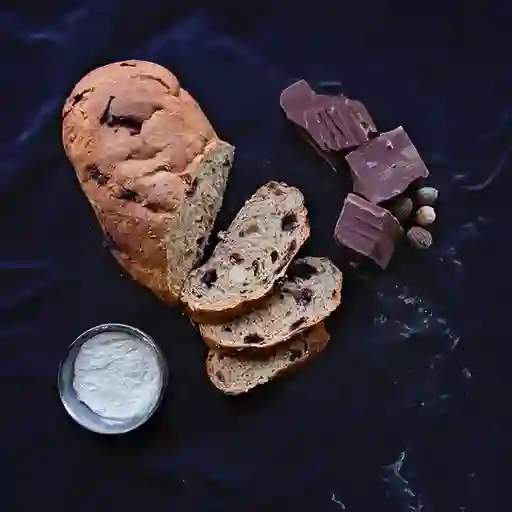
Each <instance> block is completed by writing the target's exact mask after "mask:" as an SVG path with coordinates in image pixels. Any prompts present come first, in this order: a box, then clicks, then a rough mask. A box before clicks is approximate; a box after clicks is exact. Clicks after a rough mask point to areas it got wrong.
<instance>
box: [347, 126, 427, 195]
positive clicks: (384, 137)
mask: <svg viewBox="0 0 512 512" xmlns="http://www.w3.org/2000/svg"><path fill="white" fill-rule="evenodd" d="M345 159H346V160H347V162H348V164H349V165H350V170H351V173H352V181H353V183H354V192H355V193H356V194H360V195H362V196H363V197H365V198H366V199H368V201H370V202H372V203H375V204H378V203H381V202H382V201H386V200H387V199H391V198H393V197H396V196H398V195H400V194H401V193H403V192H405V190H406V189H407V187H408V186H409V185H410V184H411V183H412V182H413V181H416V180H417V179H419V178H426V177H427V176H428V175H429V172H428V169H427V167H426V165H425V163H424V162H423V160H422V159H421V156H420V154H419V153H418V151H417V149H416V148H415V147H414V144H413V143H412V141H411V139H410V138H409V136H408V135H407V133H406V132H405V130H404V129H403V128H402V127H401V126H399V127H398V128H395V129H394V130H391V131H390V132H386V133H382V134H381V135H379V136H378V137H376V138H374V139H372V140H371V141H370V142H368V143H367V144H365V145H364V146H361V147H360V148H358V149H356V150H354V151H352V152H351V153H349V154H348V155H347V156H346V157H345Z"/></svg>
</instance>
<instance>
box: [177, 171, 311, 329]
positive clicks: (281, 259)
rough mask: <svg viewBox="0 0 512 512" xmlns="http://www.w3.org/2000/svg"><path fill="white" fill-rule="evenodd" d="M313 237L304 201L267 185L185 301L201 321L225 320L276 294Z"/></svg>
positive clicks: (190, 285) (280, 186) (198, 274)
mask: <svg viewBox="0 0 512 512" xmlns="http://www.w3.org/2000/svg"><path fill="white" fill-rule="evenodd" d="M308 236H309V224H308V220H307V210H306V208H305V206H304V197H303V196H302V194H301V193H300V191H299V190H298V189H296V188H295V187H290V186H288V185H286V184H285V183H277V182H274V181H272V182H270V183H267V184H266V185H264V186H262V187H261V188H260V189H259V190H258V191H257V192H256V193H255V194H254V195H253V196H252V197H251V198H250V199H249V200H248V201H247V202H246V203H245V205H244V206H243V207H242V209H241V210H240V211H239V212H238V214H237V215H236V217H235V219H234V220H233V222H232V223H231V225H230V226H229V229H228V230H227V232H225V233H223V234H222V236H221V240H220V242H219V243H218V244H217V246H216V247H215V250H214V252H213V255H212V257H211V258H210V259H209V260H208V261H207V262H206V263H205V264H204V265H203V266H201V267H199V268H197V269H195V270H193V271H192V272H191V274H190V276H189V278H188V279H187V281H186V282H185V285H184V287H183V291H182V296H181V299H182V301H183V303H184V304H185V305H186V307H187V309H188V311H189V313H190V316H191V318H192V319H193V320H195V321H196V322H199V323H201V322H211V323H217V322H223V321H226V320H229V319H231V318H233V317H235V316H237V315H239V314H241V313H242V312H243V311H244V310H246V309H247V308H248V307H252V306H254V304H255V303H256V302H257V301H259V300H260V299H262V298H264V297H265V296H267V295H268V294H269V293H271V292H272V289H273V287H274V283H275V282H276V280H278V279H279V278H281V277H282V276H283V275H284V274H285V272H286V269H287V267H288V265H289V264H290V262H291V261H292V259H293V257H294V256H295V254H296V253H297V251H298V250H299V249H300V247H301V245H302V244H303V243H304V242H305V241H306V239H307V238H308Z"/></svg>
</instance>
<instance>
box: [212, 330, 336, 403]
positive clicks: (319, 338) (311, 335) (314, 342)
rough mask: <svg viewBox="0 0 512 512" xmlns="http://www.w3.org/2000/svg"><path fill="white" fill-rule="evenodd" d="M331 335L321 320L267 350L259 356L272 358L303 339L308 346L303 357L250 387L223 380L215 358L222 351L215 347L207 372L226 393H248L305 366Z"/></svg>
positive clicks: (236, 356) (320, 350) (325, 344)
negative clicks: (231, 385) (282, 343)
mask: <svg viewBox="0 0 512 512" xmlns="http://www.w3.org/2000/svg"><path fill="white" fill-rule="evenodd" d="M330 338H331V337H330V335H329V333H328V332H327V329H326V328H325V324H324V322H320V323H318V324H316V325H314V326H312V327H310V328H309V329H308V330H307V331H305V332H303V333H301V334H299V335H298V336H296V337H294V338H292V339H291V340H289V341H288V342H287V343H286V344H285V347H283V346H282V345H281V346H278V347H277V348H276V347H274V349H273V350H272V351H271V352H265V353H264V354H260V355H259V356H256V357H259V358H262V359H265V358H272V357H273V356H275V355H276V354H278V353H282V352H284V351H285V350H286V347H290V346H291V345H293V344H294V343H296V342H297V341H303V342H304V343H305V344H306V346H307V354H306V355H305V356H303V357H300V358H298V359H296V360H295V361H290V362H289V363H288V364H287V365H286V366H284V367H283V368H280V369H278V370H276V371H275V373H273V374H272V376H271V377H270V378H269V379H268V380H265V381H261V382H257V383H255V384H254V385H252V386H250V387H244V388H240V387H238V388H233V387H231V388H230V387H229V386H227V385H226V384H225V383H223V382H222V381H221V379H220V378H219V377H218V375H217V374H216V372H217V370H216V368H215V367H214V358H215V357H216V356H217V355H218V354H222V352H217V351H216V350H214V349H210V351H209V352H208V356H207V358H206V373H207V375H208V378H209V379H210V381H211V382H212V384H213V385H214V386H215V387H216V388H217V389H218V390H220V391H222V392H223V393H225V394H226V395H232V396H235V395H242V394H245V393H247V392H248V391H251V390H252V389H254V388H256V387H259V386H261V385H263V384H266V383H268V382H271V381H273V380H275V379H277V378H279V377H282V376H285V375H289V374H292V373H294V372H296V371H297V370H299V369H300V368H301V367H302V366H304V365H305V364H306V363H308V362H309V361H311V360H312V359H313V358H315V357H316V356H317V355H318V354H319V353H320V352H322V351H323V350H324V349H325V347H326V346H327V344H328V343H329V340H330ZM227 357H233V358H244V357H246V356H245V355H234V356H233V355H228V356H227Z"/></svg>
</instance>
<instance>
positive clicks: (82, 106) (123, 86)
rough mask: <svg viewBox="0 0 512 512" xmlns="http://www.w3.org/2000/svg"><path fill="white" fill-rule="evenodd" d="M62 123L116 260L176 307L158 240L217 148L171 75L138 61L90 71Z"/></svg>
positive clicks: (201, 116)
mask: <svg viewBox="0 0 512 512" xmlns="http://www.w3.org/2000/svg"><path fill="white" fill-rule="evenodd" d="M62 118H63V121H62V140H63V144H64V148H65V151H66V154H67V156H68V158H69V160H70V161H71V163H72V164H73V166H74V168H75V170H76V173H77V176H78V180H79V182H80V184H81V186H82V189H83V191H84V193H85V194H86V196H87V198H88V199H89V201H90V203H91V205H92V207H93V209H94V212H95V214H96V216H97V218H98V220H99V222H100V224H101V227H102V229H103V232H104V234H105V236H106V238H107V241H108V244H109V246H110V248H111V250H112V252H113V254H114V255H115V257H116V259H117V261H118V262H119V263H120V264H121V265H122V266H123V267H124V268H125V269H126V270H127V271H128V272H129V273H130V274H131V275H132V276H133V277H134V278H135V279H136V280H138V281H140V282H141V283H142V284H144V285H145V286H148V287H149V288H150V289H152V290H153V291H154V292H155V293H156V294H157V295H158V296H160V297H161V298H163V299H164V300H167V301H169V302H176V301H177V300H178V293H177V292H176V291H175V290H174V288H178V291H179V286H178V287H176V286H172V283H169V282H168V281H169V279H168V271H167V270H168V269H167V267H168V254H167V252H168V250H169V248H168V247H166V235H167V234H168V233H169V230H170V229H171V223H172V222H173V221H175V219H176V216H177V214H178V211H179V209H180V206H181V205H182V203H183V201H184V199H185V197H186V195H187V193H188V192H189V191H190V190H191V187H193V178H194V173H195V171H196V169H197V168H198V165H199V164H200V163H201V162H202V161H204V160H205V159H206V156H207V155H208V154H211V153H212V152H214V151H215V149H216V148H217V147H218V146H220V145H222V144H224V145H225V143H222V142H221V141H220V140H219V139H218V138H217V136H216V134H215V131H214V130H213V128H212V126H211V124H210V123H209V121H208V119H207V118H206V117H205V115H204V114H203V112H202V111H201V109H200V108H199V106H198V104H197V103H196V102H195V101H194V99H193V98H192V97H191V96H190V94H188V93H187V92H186V91H185V90H183V89H182V88H181V87H180V84H179V82H178V80H177V79H176V77H175V76H174V75H173V74H172V73H170V72H169V71H168V70H166V69H165V68H163V67H162V66H159V65H158V64H154V63H151V62H145V61H135V60H132V61H124V62H115V63H112V64H108V65H106V66H102V67H100V68H97V69H95V70H93V71H91V72H90V73H89V74H87V75H86V76H84V77H83V78H82V79H81V80H80V81H79V82H78V84H77V85H76V86H75V88H74V89H73V91H72V92H71V94H70V96H69V98H68V99H67V100H66V102H65V104H64V108H63V111H62ZM171 250H172V249H171ZM170 285H171V286H170Z"/></svg>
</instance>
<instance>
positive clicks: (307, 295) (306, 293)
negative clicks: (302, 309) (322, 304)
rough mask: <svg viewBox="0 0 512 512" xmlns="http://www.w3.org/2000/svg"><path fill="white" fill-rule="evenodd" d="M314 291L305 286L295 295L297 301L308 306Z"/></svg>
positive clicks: (300, 304)
mask: <svg viewBox="0 0 512 512" xmlns="http://www.w3.org/2000/svg"><path fill="white" fill-rule="evenodd" d="M312 298H313V292H312V291H311V290H310V289H309V288H304V289H303V290H301V291H300V293H298V294H297V295H296V296H295V301H296V302H297V304H298V305H299V306H306V305H307V304H309V303H310V302H311V299H312Z"/></svg>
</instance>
